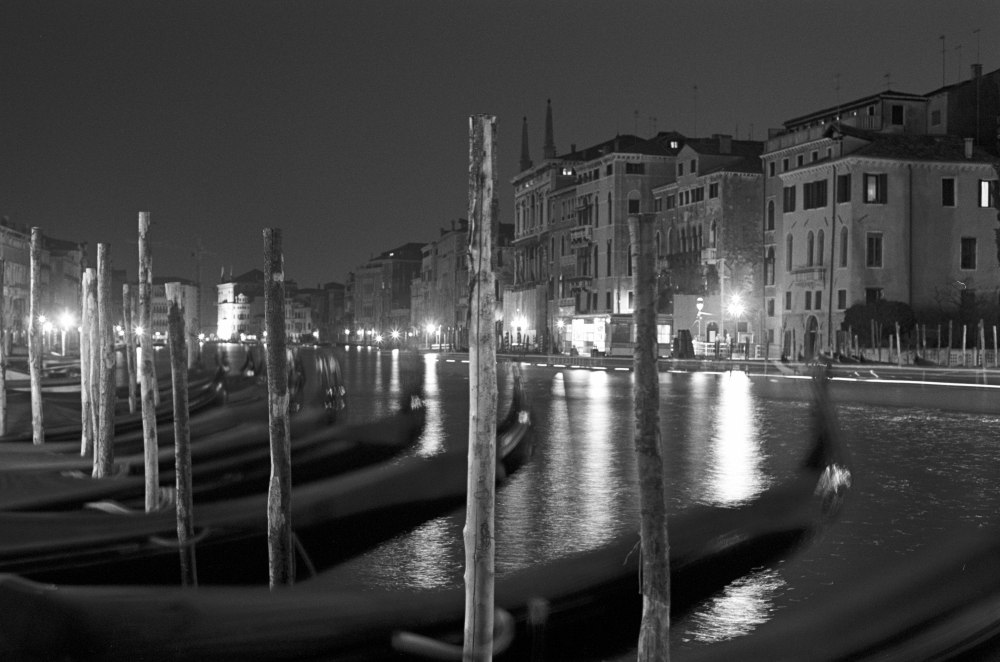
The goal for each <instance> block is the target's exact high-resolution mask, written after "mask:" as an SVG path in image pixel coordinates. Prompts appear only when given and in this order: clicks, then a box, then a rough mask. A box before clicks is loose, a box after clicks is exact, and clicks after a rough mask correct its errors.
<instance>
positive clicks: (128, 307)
mask: <svg viewBox="0 0 1000 662" xmlns="http://www.w3.org/2000/svg"><path fill="white" fill-rule="evenodd" d="M122 326H123V327H124V329H125V371H126V373H127V376H126V379H127V382H128V386H127V388H128V411H129V413H130V414H134V413H135V409H136V394H135V386H136V370H135V368H136V365H135V328H134V327H135V296H134V295H133V294H132V286H131V285H129V284H128V283H125V284H124V285H122Z"/></svg>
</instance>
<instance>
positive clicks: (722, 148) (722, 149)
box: [712, 133, 733, 154]
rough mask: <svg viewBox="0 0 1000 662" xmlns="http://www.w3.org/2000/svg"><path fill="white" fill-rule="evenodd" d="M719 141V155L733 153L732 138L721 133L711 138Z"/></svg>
mask: <svg viewBox="0 0 1000 662" xmlns="http://www.w3.org/2000/svg"><path fill="white" fill-rule="evenodd" d="M712 137H713V138H715V139H716V140H718V141H719V154H732V153H733V137H732V136H730V135H726V134H723V133H716V134H715V135H713V136H712Z"/></svg>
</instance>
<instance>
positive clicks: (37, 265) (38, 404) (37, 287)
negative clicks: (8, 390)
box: [28, 228, 45, 444]
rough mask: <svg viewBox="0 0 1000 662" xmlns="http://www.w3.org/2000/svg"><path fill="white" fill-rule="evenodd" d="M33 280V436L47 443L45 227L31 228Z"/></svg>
mask: <svg viewBox="0 0 1000 662" xmlns="http://www.w3.org/2000/svg"><path fill="white" fill-rule="evenodd" d="M29 261H30V269H31V280H30V282H29V284H28V287H29V291H28V368H29V372H30V376H31V440H32V442H34V443H35V444H43V443H45V424H44V420H43V412H42V353H43V351H44V350H43V347H42V322H41V320H40V319H39V316H40V315H41V314H42V311H41V288H42V283H41V268H42V230H41V228H31V248H30V258H29Z"/></svg>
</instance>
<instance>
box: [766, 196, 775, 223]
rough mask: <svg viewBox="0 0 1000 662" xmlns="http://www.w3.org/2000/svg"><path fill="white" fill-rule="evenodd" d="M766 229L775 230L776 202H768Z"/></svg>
mask: <svg viewBox="0 0 1000 662" xmlns="http://www.w3.org/2000/svg"><path fill="white" fill-rule="evenodd" d="M765 229H767V230H773V229H774V200H768V201H767V225H766V226H765Z"/></svg>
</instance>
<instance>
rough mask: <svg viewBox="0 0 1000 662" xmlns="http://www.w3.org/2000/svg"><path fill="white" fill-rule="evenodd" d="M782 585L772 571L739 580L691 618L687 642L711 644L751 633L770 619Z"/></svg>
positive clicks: (766, 569) (783, 583) (784, 584)
mask: <svg viewBox="0 0 1000 662" xmlns="http://www.w3.org/2000/svg"><path fill="white" fill-rule="evenodd" d="M785 586H786V582H785V580H784V578H782V576H781V574H780V573H779V572H778V571H777V570H775V569H772V568H761V569H758V570H754V571H753V572H751V573H750V574H747V575H744V576H743V577H740V578H739V579H737V580H735V581H733V582H732V583H731V584H729V585H728V586H726V588H725V589H723V591H722V592H721V593H720V594H719V595H717V596H715V597H713V598H711V599H710V600H708V602H707V604H705V605H704V606H703V607H702V608H701V609H699V610H698V611H696V612H695V613H694V615H693V616H691V618H690V619H689V627H688V632H689V634H688V637H689V639H694V640H695V641H699V642H703V643H711V642H713V641H724V640H726V639H732V638H733V637H737V636H740V635H744V634H748V633H750V632H752V631H753V629H754V628H755V627H757V626H758V625H761V624H763V623H765V622H767V619H768V618H770V616H771V613H772V612H773V611H774V609H775V605H774V599H775V596H776V595H777V593H778V592H779V591H780V590H781V589H783V588H784V587H785Z"/></svg>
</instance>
